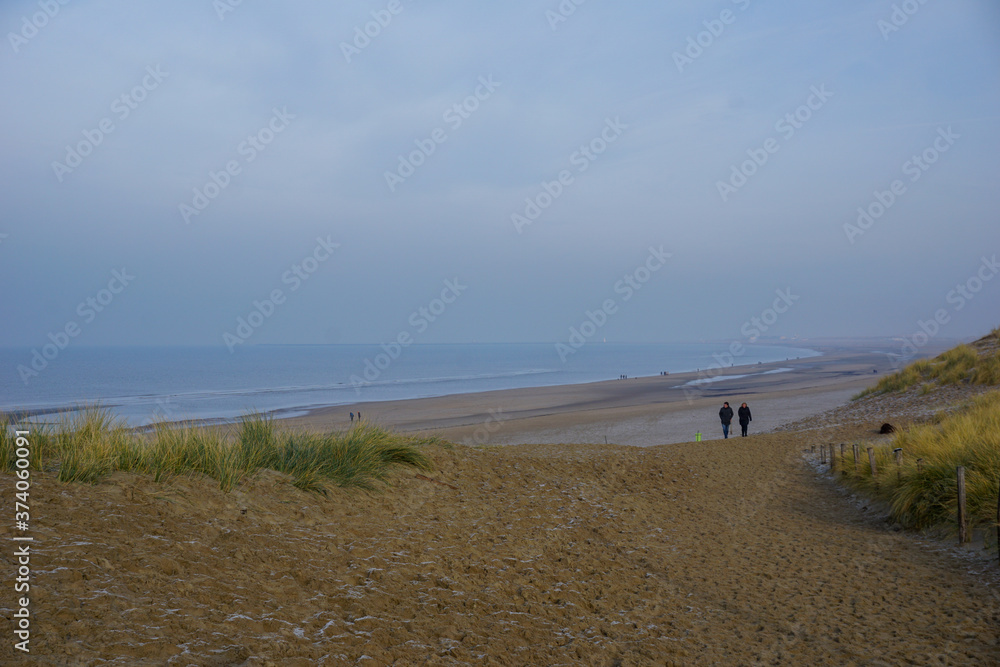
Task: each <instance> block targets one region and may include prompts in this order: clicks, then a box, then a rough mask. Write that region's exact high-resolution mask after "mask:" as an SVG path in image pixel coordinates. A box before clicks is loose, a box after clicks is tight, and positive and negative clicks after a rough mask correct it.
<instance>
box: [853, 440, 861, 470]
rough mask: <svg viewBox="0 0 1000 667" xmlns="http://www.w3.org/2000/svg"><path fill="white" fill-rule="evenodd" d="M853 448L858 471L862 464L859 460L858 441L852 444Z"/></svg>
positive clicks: (855, 467) (855, 466)
mask: <svg viewBox="0 0 1000 667" xmlns="http://www.w3.org/2000/svg"><path fill="white" fill-rule="evenodd" d="M851 448H852V449H853V450H854V472H858V468H859V467H860V465H861V462H860V461H859V460H858V443H854V444H853V445H851Z"/></svg>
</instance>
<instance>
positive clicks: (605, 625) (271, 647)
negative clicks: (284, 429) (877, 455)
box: [0, 352, 1000, 667]
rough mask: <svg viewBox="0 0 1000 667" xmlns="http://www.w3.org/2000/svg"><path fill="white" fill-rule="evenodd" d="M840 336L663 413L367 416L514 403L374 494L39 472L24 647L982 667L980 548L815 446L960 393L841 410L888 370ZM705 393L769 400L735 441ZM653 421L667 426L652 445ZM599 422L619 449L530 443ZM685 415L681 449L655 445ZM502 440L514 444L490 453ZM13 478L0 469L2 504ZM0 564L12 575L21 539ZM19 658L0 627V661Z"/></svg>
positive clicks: (612, 392)
mask: <svg viewBox="0 0 1000 667" xmlns="http://www.w3.org/2000/svg"><path fill="white" fill-rule="evenodd" d="M845 354H846V355H848V356H847V357H845V358H841V359H840V361H838V362H835V363H831V358H830V357H827V358H826V359H825V360H824V361H823V362H819V361H818V360H812V363H814V364H815V363H819V364H820V365H819V366H813V367H806V365H805V363H803V364H801V365H794V364H791V363H789V364H788V365H789V366H795V368H796V370H793V371H785V372H782V373H772V374H769V375H762V376H757V377H756V378H755V381H756V382H763V383H767V384H772V383H773V384H772V386H771V389H770V390H768V389H767V388H766V387H762V386H760V385H757V386H755V387H752V388H751V387H746V388H745V389H743V390H741V391H740V392H738V391H736V390H735V389H734V388H733V387H726V386H725V383H722V382H713V383H709V385H708V386H709V387H711V389H709V390H708V391H706V394H707V395H705V396H701V397H699V398H697V399H695V402H694V403H692V404H691V405H688V404H687V403H686V402H685V401H683V400H682V401H681V402H679V403H678V402H674V403H673V404H667V405H673V406H674V407H673V409H672V411H671V410H666V412H663V413H660V411H662V410H663V404H661V403H658V402H657V400H659V397H660V396H661V394H662V393H663V392H676V391H679V390H676V389H674V388H673V387H676V386H677V385H680V384H681V381H682V380H684V378H680V377H673V376H671V377H669V378H663V379H662V381H661V379H660V378H645V379H641V380H622V381H614V382H607V383H597V384H595V385H590V386H583V387H579V386H577V387H563V388H547V389H544V390H543V389H538V390H532V391H531V392H527V393H526V392H516V393H515V395H516V396H519V398H516V399H515V398H513V397H510V398H504V399H503V402H500V401H498V400H496V399H497V396H489V397H483V396H477V395H472V396H467V397H460V398H455V397H451V398H441V399H427V400H425V401H415V402H407V404H402V405H391V404H389V405H379V406H370V407H368V410H367V414H365V415H364V417H365V418H366V419H369V418H371V419H379V420H382V421H385V422H389V423H395V424H396V425H397V426H399V427H402V428H407V429H409V430H411V431H414V432H436V433H451V434H453V436H452V437H453V439H460V438H461V437H462V434H463V433H464V434H469V437H474V433H475V429H476V428H479V427H480V426H481V425H482V423H481V422H478V421H477V420H478V419H479V418H480V417H483V416H484V415H485V416H486V418H488V417H489V413H488V410H489V409H490V408H489V407H487V406H491V405H497V406H498V407H499V408H503V409H504V410H505V411H507V410H509V411H510V414H511V417H510V418H509V419H506V420H505V421H502V422H499V423H500V428H498V429H496V430H494V431H492V432H490V434H489V435H490V442H489V443H487V446H485V447H480V446H476V447H469V446H464V445H461V444H457V445H441V446H436V445H435V446H431V447H429V448H428V453H429V454H430V455H431V457H432V458H433V461H434V469H433V470H431V471H427V472H425V473H419V474H418V473H414V472H413V471H401V472H399V473H398V474H396V475H395V476H394V477H393V478H392V480H391V484H390V486H389V487H387V488H386V489H384V490H383V491H381V492H376V493H366V492H361V491H347V490H340V489H335V490H333V491H331V492H330V493H329V494H328V495H319V494H313V493H307V492H304V491H301V490H299V489H297V488H295V487H293V486H292V485H291V479H290V478H289V477H288V476H286V475H281V474H278V473H274V472H267V471H265V472H262V473H260V474H259V475H258V476H257V477H256V478H255V479H253V480H251V481H249V482H247V483H245V484H243V485H241V486H239V487H237V488H236V489H235V490H233V491H232V492H230V493H224V492H222V491H220V490H219V488H218V485H217V484H216V483H214V482H213V481H212V480H209V479H206V478H201V477H196V476H189V475H184V476H179V477H175V478H172V479H169V480H166V481H163V482H154V481H152V480H151V479H149V478H148V477H141V476H138V475H134V474H130V473H114V474H113V475H111V476H110V477H108V478H107V479H105V480H104V481H102V482H100V483H98V484H96V485H83V484H62V483H59V482H58V481H56V479H55V477H54V475H53V474H52V473H34V474H33V487H32V502H33V505H34V507H37V510H35V512H36V513H35V514H34V515H33V521H34V523H33V531H32V537H33V538H34V541H33V542H32V544H31V550H32V561H31V562H32V567H33V568H35V569H34V570H33V572H34V574H33V575H32V576H33V578H32V581H31V591H30V598H31V601H30V608H31V609H32V611H33V614H34V616H33V618H32V626H31V628H32V635H31V636H32V643H31V651H32V654H31V661H32V663H33V664H50V665H82V664H86V665H90V664H123V665H124V664H128V665H164V664H166V665H190V664H194V665H245V666H247V667H250V666H254V667H256V666H265V665H292V666H295V665H302V666H305V665H373V666H374V665H417V664H431V665H664V664H678V665H711V664H726V665H805V664H809V665H895V664H940V665H967V664H996V663H997V662H998V660H1000V633H998V631H997V628H998V619H1000V593H998V591H1000V588H998V585H1000V573H998V569H997V566H996V562H995V554H987V553H986V552H984V551H983V550H982V548H981V544H979V545H976V544H972V545H967V546H965V547H962V548H958V547H956V546H955V545H954V542H953V541H945V540H942V539H932V538H930V537H927V536H920V535H917V534H914V533H908V532H905V531H900V530H899V527H898V526H895V525H893V524H892V523H891V521H888V520H887V519H886V514H885V511H884V509H882V508H879V507H876V506H870V504H869V503H867V502H865V501H863V500H861V499H859V498H855V497H853V496H852V495H851V494H849V493H847V492H846V491H845V490H844V489H843V488H842V487H841V486H840V485H838V484H837V483H836V481H835V477H836V475H835V474H833V473H832V472H831V470H830V468H829V466H828V465H824V464H822V463H821V461H820V460H819V456H818V455H817V454H816V448H817V447H819V446H821V445H827V444H829V443H837V442H856V441H871V442H886V439H885V437H884V436H879V435H878V427H879V425H880V424H881V422H882V421H883V420H887V419H891V420H892V421H894V422H895V423H897V424H903V423H908V422H913V421H919V420H922V419H926V418H927V417H928V416H929V415H930V414H932V413H933V411H934V410H936V409H938V408H940V407H941V406H942V405H947V404H951V403H952V402H953V401H954V400H957V399H960V398H961V396H955V395H952V394H942V395H935V394H929V395H926V396H924V395H916V394H914V395H913V396H904V397H896V398H887V399H882V398H880V397H869V398H866V399H864V400H862V401H858V402H855V403H850V404H845V403H846V401H847V398H849V396H847V393H848V392H856V391H857V390H858V389H859V388H861V387H863V386H867V385H869V384H871V383H872V382H873V381H874V380H873V378H876V377H877V376H880V375H881V374H882V372H883V371H882V370H880V371H879V373H878V374H875V373H872V372H871V367H870V365H869V364H870V363H875V362H876V361H877V358H875V357H870V356H868V357H866V356H864V355H862V356H861V357H859V358H854V357H851V356H850V354H852V353H849V352H845ZM831 356H832V355H831ZM883 358H884V357H883ZM805 361H806V360H803V362H805ZM736 370H737V369H734V372H735V371H736ZM744 370H745V369H744ZM868 376H871V377H868ZM745 380H746V379H745V378H744V379H743V380H740V379H736V380H732V382H734V383H739V382H741V381H745ZM661 382H662V383H661ZM657 383H661V384H657ZM803 384H805V385H810V386H803ZM667 385H670V386H669V387H668V386H667ZM709 391H710V392H716V391H720V392H722V393H720V394H714V393H713V394H709ZM498 395H499V394H498ZM723 395H724V396H726V397H728V400H730V402H731V403H734V404H737V403H736V401H741V400H747V402H748V403H750V404H751V406H754V407H755V408H756V409H757V410H761V408H760V407H758V406H764V409H763V410H761V412H762V413H763V414H762V416H761V418H760V420H759V421H760V422H762V424H759V422H758V419H757V418H755V420H754V422H753V424H752V426H753V427H754V428H752V429H751V435H750V437H748V438H740V437H734V438H730V439H728V440H722V439H720V438H721V430H720V429H718V428H715V427H716V426H717V424H718V419H717V416H716V415H715V412H717V404H719V403H721V398H722V396H723ZM750 399H752V400H750ZM831 404H834V405H831ZM428 405H430V406H436V407H434V410H433V412H432V411H431V408H429V407H428ZM827 405H831V407H830V408H829V409H828V408H825V407H824V406H827ZM767 406H773V407H774V409H775V410H777V409H778V408H783V409H784V413H783V415H782V416H780V417H778V416H770V415H768V414H767V413H768V411H769V409H770V408H768V407H767ZM838 406H839V407H838ZM546 412H551V414H546ZM702 412H707V413H708V414H707V417H704V418H703V417H702V416H701V413H702ZM793 412H795V413H798V414H801V415H803V417H801V418H799V419H797V420H792V419H790V417H789V415H790V414H791V413H793ZM755 414H756V413H755ZM422 415H426V416H422ZM470 416H471V419H470ZM335 418H336V419H339V415H337V414H336V413H335V412H333V411H330V412H326V413H324V412H319V413H317V414H314V415H311V416H310V417H308V418H307V419H311V420H313V421H311V422H308V421H304V420H298V421H296V420H288V421H287V423H283V425H285V426H294V427H296V428H298V427H303V426H306V425H312V426H314V427H324V423H323V420H324V419H325V420H329V424H330V425H333V423H334V419H335ZM616 419H617V421H616ZM702 419H704V423H705V424H706V425H705V426H702V421H701V420H702ZM643 420H658V421H649V422H648V423H650V424H655V425H656V426H655V428H656V429H659V428H663V429H667V428H668V427H671V426H672V425H674V424H677V423H679V424H680V426H677V427H676V433H672V432H668V431H666V430H664V433H663V438H664V440H663V441H661V443H660V444H652V440H654V439H655V437H657V435H656V434H650V433H649V429H648V428H647V429H646V430H643V428H642V427H641V425H642V424H643V423H644V422H643ZM685 420H690V421H685ZM341 421H342V420H341ZM477 424H479V426H477ZM771 424H773V425H774V426H773V428H772V429H770V430H769V432H766V433H764V432H762V431H763V430H764V428H765V427H767V426H769V425H771ZM560 428H562V429H563V430H562V431H560ZM610 428H617V429H618V430H612V431H611V433H612V434H615V436H616V437H615V438H614V439H615V440H625V439H627V438H629V437H632V438H634V440H635V442H633V443H628V444H614V443H612V444H608V445H605V444H604V443H603V436H602V438H601V440H602V442H600V443H587V442H576V443H572V442H566V443H564V444H546V443H544V442H536V441H534V439H535V437H538V438H541V437H543V436H546V435H548V436H549V437H551V438H553V439H555V438H563V439H566V440H569V439H570V438H571V437H572V436H573V435H574V434H577V433H579V434H581V435H587V434H589V435H590V436H594V437H596V436H597V435H599V434H600V432H601V429H610ZM692 428H704V429H706V430H705V436H706V439H705V440H704V441H702V442H692V441H691V440H692V439H693V437H692V436H693V433H692V432H691V430H692ZM573 429H577V430H573ZM682 429H687V435H688V438H687V440H686V441H683V442H676V443H673V444H664V443H665V442H666V440H667V439H668V438H674V437H676V438H681V437H683V435H684V433H682V432H681V431H682ZM519 440H520V441H521V442H517V441H519ZM611 440H612V438H609V441H611ZM502 442H517V444H509V445H506V446H491V445H495V444H501V443H502ZM636 444H641V445H643V446H635V445H636ZM14 482H15V478H14V477H13V476H12V475H3V476H0V489H2V493H3V496H2V497H3V498H4V499H5V503H4V505H5V508H6V509H8V510H9V511H10V512H11V513H12V512H13V506H12V501H11V500H10V499H11V498H12V497H13V493H14ZM11 516H13V514H11ZM13 535H14V530H13V526H12V525H8V524H4V526H3V527H2V528H0V537H2V539H4V540H5V541H7V543H8V544H12V543H13V542H10V540H11V538H12V537H13ZM0 567H3V568H5V570H6V571H8V572H14V571H15V570H16V567H17V564H16V559H15V558H14V557H13V556H12V550H11V549H8V550H5V551H4V553H3V555H2V557H0ZM3 607H4V608H3V610H2V613H3V615H4V616H5V617H6V618H7V619H8V623H10V622H12V620H13V619H12V613H13V609H12V605H11V604H9V603H5V604H4V605H3ZM8 627H10V626H8ZM20 657H21V656H15V652H14V649H13V648H12V642H10V641H8V642H4V643H3V644H2V645H0V661H2V662H4V663H5V664H8V663H10V664H14V661H15V660H17V659H19V658H20Z"/></svg>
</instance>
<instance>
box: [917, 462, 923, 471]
mask: <svg viewBox="0 0 1000 667" xmlns="http://www.w3.org/2000/svg"><path fill="white" fill-rule="evenodd" d="M923 471H924V460H923V459H917V472H923Z"/></svg>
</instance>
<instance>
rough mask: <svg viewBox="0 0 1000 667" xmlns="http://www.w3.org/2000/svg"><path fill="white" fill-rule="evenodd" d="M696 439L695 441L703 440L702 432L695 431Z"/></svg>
mask: <svg viewBox="0 0 1000 667" xmlns="http://www.w3.org/2000/svg"><path fill="white" fill-rule="evenodd" d="M694 441H695V442H701V433H695V434H694Z"/></svg>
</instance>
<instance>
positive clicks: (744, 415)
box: [737, 403, 753, 437]
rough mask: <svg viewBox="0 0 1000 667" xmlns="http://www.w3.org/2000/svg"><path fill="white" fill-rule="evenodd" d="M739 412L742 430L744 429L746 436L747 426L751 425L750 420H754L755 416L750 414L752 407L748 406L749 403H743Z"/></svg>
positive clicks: (744, 435)
mask: <svg viewBox="0 0 1000 667" xmlns="http://www.w3.org/2000/svg"><path fill="white" fill-rule="evenodd" d="M737 414H738V416H739V418H740V430H742V431H743V437H746V434H747V426H749V425H750V422H752V421H753V417H751V416H750V408H748V407H747V404H746V403H744V404H743V405H741V406H740V409H739V410H738V411H737Z"/></svg>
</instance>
